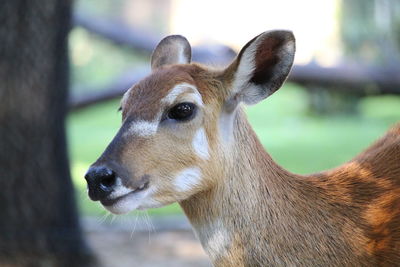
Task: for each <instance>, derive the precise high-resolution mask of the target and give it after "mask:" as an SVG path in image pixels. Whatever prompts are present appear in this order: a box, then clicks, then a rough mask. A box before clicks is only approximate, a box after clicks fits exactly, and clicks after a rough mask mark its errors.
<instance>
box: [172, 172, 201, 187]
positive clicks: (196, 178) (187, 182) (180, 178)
mask: <svg viewBox="0 0 400 267" xmlns="http://www.w3.org/2000/svg"><path fill="white" fill-rule="evenodd" d="M200 180H201V171H200V168H197V167H192V168H187V169H184V170H182V171H181V172H180V173H178V175H177V176H176V177H175V180H174V185H175V188H176V190H177V191H179V192H185V191H188V190H190V189H192V188H193V187H195V186H196V185H198V184H199V183H200Z"/></svg>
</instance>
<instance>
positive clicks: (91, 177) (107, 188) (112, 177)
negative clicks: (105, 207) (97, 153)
mask: <svg viewBox="0 0 400 267" xmlns="http://www.w3.org/2000/svg"><path fill="white" fill-rule="evenodd" d="M85 179H86V181H87V184H88V193H89V197H90V198H91V199H92V200H94V201H96V200H100V199H103V198H106V197H107V196H108V195H109V194H110V193H111V192H112V191H113V189H114V187H115V186H116V184H117V175H116V173H115V172H114V171H113V170H111V169H109V168H107V167H104V166H94V167H91V168H90V169H89V171H88V172H87V174H86V175H85Z"/></svg>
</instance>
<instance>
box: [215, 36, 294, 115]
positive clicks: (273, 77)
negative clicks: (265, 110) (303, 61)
mask: <svg viewBox="0 0 400 267" xmlns="http://www.w3.org/2000/svg"><path fill="white" fill-rule="evenodd" d="M294 54H295V38H294V36H293V33H292V32H290V31H282V30H279V31H269V32H264V33H262V34H260V35H258V36H256V37H255V38H254V39H252V40H251V41H250V42H248V43H247V44H246V45H245V46H244V47H243V48H242V50H241V51H240V53H239V54H238V56H237V57H236V59H235V60H234V61H233V62H232V64H231V65H230V66H229V67H228V68H227V69H226V70H225V71H224V74H223V80H224V83H225V84H226V89H227V92H226V93H227V95H226V102H227V103H228V106H229V107H230V108H229V109H231V110H232V109H234V108H235V107H236V106H237V104H238V103H239V102H244V103H246V104H249V105H250V104H255V103H257V102H259V101H261V100H263V99H264V98H266V97H268V96H270V95H271V94H273V93H274V92H275V91H277V90H278V89H279V88H280V87H281V85H282V84H283V82H284V81H285V79H286V77H287V76H288V75H289V72H290V69H291V68H292V65H293V60H294Z"/></svg>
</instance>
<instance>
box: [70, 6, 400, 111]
mask: <svg viewBox="0 0 400 267" xmlns="http://www.w3.org/2000/svg"><path fill="white" fill-rule="evenodd" d="M74 25H75V26H78V27H82V28H84V29H86V30H87V31H89V32H91V33H93V34H96V35H98V36H100V37H102V38H105V39H107V40H109V41H111V42H113V43H115V44H117V45H123V46H128V47H131V48H132V49H135V50H136V51H140V52H143V53H146V54H150V53H151V51H152V49H153V48H154V47H155V46H156V45H157V42H158V41H159V40H160V39H161V37H159V36H157V37H155V36H151V35H149V34H148V33H146V32H142V31H140V30H137V29H133V28H132V27H127V26H126V25H123V24H121V23H118V22H112V21H107V20H104V19H102V18H98V17H94V16H91V15H89V14H82V13H76V14H75V15H74ZM235 55H236V53H235V52H234V51H233V50H232V49H231V48H229V47H227V46H224V45H212V46H210V45H209V46H197V47H194V48H193V61H197V62H201V63H212V64H213V65H217V66H223V65H226V64H228V63H229V62H230V61H231V60H232V59H233V58H234V56H235ZM148 73H149V70H148V69H146V68H141V69H133V70H127V71H125V72H124V73H123V74H121V75H120V76H118V77H117V78H116V79H115V80H114V81H113V82H111V83H110V84H108V85H106V86H104V88H102V89H97V90H79V89H78V90H77V89H76V90H73V91H75V92H77V91H78V92H79V91H83V92H85V91H86V92H89V93H82V94H76V95H72V96H71V97H70V101H69V106H70V109H79V108H83V107H86V106H88V105H91V104H94V103H97V102H101V101H105V100H109V99H112V98H116V97H119V96H121V95H122V94H123V93H124V92H125V91H126V90H127V89H128V88H129V87H131V86H132V84H134V83H136V82H138V81H139V80H141V79H142V78H143V77H145V76H146V75H148ZM288 79H289V81H291V82H295V83H299V84H302V85H306V86H307V85H313V86H322V87H326V88H333V89H335V90H343V91H348V92H350V91H351V92H356V93H372V94H400V63H399V64H392V66H391V67H387V66H386V67H385V66H366V65H346V64H343V65H338V66H334V67H329V68H324V67H321V66H319V65H317V64H308V65H295V66H294V67H293V70H292V72H291V74H290V76H289V78H288Z"/></svg>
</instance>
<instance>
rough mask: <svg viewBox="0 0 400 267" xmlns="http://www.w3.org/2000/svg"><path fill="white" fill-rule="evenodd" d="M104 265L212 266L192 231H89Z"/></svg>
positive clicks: (142, 266)
mask: <svg viewBox="0 0 400 267" xmlns="http://www.w3.org/2000/svg"><path fill="white" fill-rule="evenodd" d="M86 235H87V239H88V241H89V244H90V245H91V247H92V249H93V250H94V252H95V253H96V254H97V256H98V258H99V261H100V262H101V264H102V266H103V267H132V266H140V267H150V266H152V267H161V266H162V267H187V266H190V267H210V266H211V263H210V261H209V260H208V257H207V256H206V255H205V253H204V251H203V249H202V247H201V245H200V242H199V241H198V240H197V239H196V238H195V236H194V234H193V233H192V231H191V230H189V229H188V230H182V229H181V230H168V231H167V230H164V231H155V232H154V231H151V232H149V231H138V232H134V233H130V232H129V231H106V230H105V229H104V230H102V231H87V234H86Z"/></svg>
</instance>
